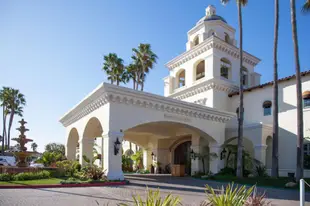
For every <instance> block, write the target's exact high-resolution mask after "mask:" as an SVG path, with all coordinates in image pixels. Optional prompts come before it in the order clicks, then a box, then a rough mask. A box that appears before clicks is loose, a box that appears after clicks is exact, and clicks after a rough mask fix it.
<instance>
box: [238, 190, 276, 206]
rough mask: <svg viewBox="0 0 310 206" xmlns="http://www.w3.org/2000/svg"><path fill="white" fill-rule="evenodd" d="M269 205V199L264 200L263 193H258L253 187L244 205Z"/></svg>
mask: <svg viewBox="0 0 310 206" xmlns="http://www.w3.org/2000/svg"><path fill="white" fill-rule="evenodd" d="M268 205H271V202H270V201H267V200H266V195H265V193H263V194H261V195H260V194H258V193H257V189H256V188H255V189H254V191H253V193H252V195H251V196H250V197H248V199H247V200H246V201H245V203H244V206H268Z"/></svg>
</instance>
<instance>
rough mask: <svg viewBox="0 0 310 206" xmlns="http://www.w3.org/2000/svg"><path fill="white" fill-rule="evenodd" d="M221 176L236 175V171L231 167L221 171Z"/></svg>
mask: <svg viewBox="0 0 310 206" xmlns="http://www.w3.org/2000/svg"><path fill="white" fill-rule="evenodd" d="M217 174H219V175H236V170H235V169H233V168H230V167H224V168H223V169H221V171H220V172H219V173H217Z"/></svg>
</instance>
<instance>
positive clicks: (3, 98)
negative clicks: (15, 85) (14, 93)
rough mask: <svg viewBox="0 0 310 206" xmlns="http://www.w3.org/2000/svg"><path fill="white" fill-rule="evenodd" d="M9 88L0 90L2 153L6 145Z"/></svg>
mask: <svg viewBox="0 0 310 206" xmlns="http://www.w3.org/2000/svg"><path fill="white" fill-rule="evenodd" d="M9 89H10V88H9V87H3V88H2V89H1V90H0V106H1V107H2V123H3V131H2V155H4V150H5V146H6V145H7V135H6V134H7V133H6V120H7V115H8V114H9V110H8V96H9V95H8V94H9Z"/></svg>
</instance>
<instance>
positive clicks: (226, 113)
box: [60, 6, 310, 179]
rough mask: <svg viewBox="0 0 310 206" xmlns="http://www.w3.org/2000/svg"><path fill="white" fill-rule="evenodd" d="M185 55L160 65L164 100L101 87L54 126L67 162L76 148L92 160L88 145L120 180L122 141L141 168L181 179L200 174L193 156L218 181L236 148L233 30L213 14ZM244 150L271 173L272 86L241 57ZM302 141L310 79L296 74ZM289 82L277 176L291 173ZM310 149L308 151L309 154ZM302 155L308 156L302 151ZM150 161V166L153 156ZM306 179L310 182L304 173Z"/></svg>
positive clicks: (282, 101)
mask: <svg viewBox="0 0 310 206" xmlns="http://www.w3.org/2000/svg"><path fill="white" fill-rule="evenodd" d="M187 36H188V41H187V43H186V51H185V52H184V53H182V54H180V55H179V56H177V57H175V58H174V59H172V60H171V61H169V62H168V63H167V64H166V67H167V68H168V69H169V76H167V77H165V78H164V79H163V80H164V96H158V95H154V94H150V93H147V92H140V91H135V90H132V89H128V88H125V87H119V86H115V85H111V84H107V83H102V84H100V85H99V86H98V87H97V88H96V89H95V90H94V91H93V92H91V93H90V94H89V95H88V96H86V97H85V98H84V99H83V100H82V101H81V102H80V103H78V104H77V105H76V106H75V107H74V108H73V109H71V110H70V111H69V112H68V113H66V114H65V115H64V116H63V117H62V118H61V120H60V122H61V123H62V124H63V125H64V127H65V128H66V155H67V157H68V158H69V159H74V158H75V155H76V154H75V152H76V146H77V145H78V144H79V150H78V151H79V153H80V155H79V157H80V162H81V163H82V164H83V163H84V162H83V159H82V158H81V157H82V156H83V155H86V156H89V157H90V158H91V156H92V148H93V143H94V139H95V138H96V141H97V144H100V145H101V148H102V149H101V150H102V153H103V160H102V161H103V167H104V169H105V170H106V172H107V176H108V178H109V179H123V172H122V169H121V152H118V153H117V152H116V151H115V145H116V144H115V143H116V142H117V143H118V142H122V140H127V141H130V142H133V143H135V144H137V145H138V146H139V147H141V148H143V149H144V160H143V161H144V165H145V167H147V168H148V167H149V166H150V165H151V164H152V162H153V161H157V162H160V163H161V165H162V167H163V169H164V167H165V165H168V164H169V163H170V164H185V165H187V167H186V170H187V171H186V172H187V173H192V174H193V173H195V172H199V171H203V168H202V163H201V161H200V160H198V159H197V158H196V159H189V155H190V151H193V152H195V153H196V154H198V153H199V154H208V153H215V154H217V156H218V157H217V158H212V159H209V160H207V164H206V165H205V169H206V170H207V171H211V172H213V173H217V172H218V171H219V170H220V169H221V168H223V167H224V166H225V165H226V164H227V161H233V160H231V159H229V160H227V159H226V158H225V157H223V155H221V153H222V151H223V148H225V145H227V144H236V142H237V140H236V137H237V119H236V110H237V108H238V104H239V103H238V101H239V96H238V85H239V60H238V58H239V51H238V47H237V41H236V39H235V29H234V28H232V27H231V26H230V25H229V24H228V23H227V22H226V21H225V19H224V18H222V17H220V16H218V15H217V14H216V10H215V8H214V7H213V6H209V7H208V8H207V9H206V13H205V16H204V17H203V18H201V19H200V20H199V21H198V22H197V23H196V25H195V26H194V27H193V28H192V29H190V30H189V31H188V33H187ZM243 60H244V61H243V62H244V63H243V66H244V80H243V84H244V87H245V93H244V109H245V120H244V147H245V150H246V151H247V152H248V153H249V154H250V156H252V157H253V158H255V159H257V160H259V161H261V162H262V163H263V164H265V165H266V167H267V168H268V169H270V168H271V154H272V151H271V149H272V82H269V83H265V84H261V82H260V77H261V75H260V74H258V73H257V72H255V66H256V65H257V64H258V63H259V62H260V59H259V58H257V57H255V56H254V55H252V54H249V53H248V52H246V51H244V54H243ZM302 81H303V83H302V89H303V91H304V101H305V103H304V106H305V109H304V123H305V134H306V135H308V134H307V132H308V130H307V129H309V128H307V125H309V123H308V122H309V121H310V118H309V115H310V112H309V111H310V107H309V109H308V108H307V106H310V102H309V101H310V92H309V93H307V91H308V90H309V91H310V72H304V73H302ZM295 91H296V88H295V77H294V76H290V77H287V78H284V79H281V80H279V112H280V114H279V127H280V131H279V167H280V175H282V176H287V173H288V172H295V167H296V143H297V141H296V133H297V128H296V125H297V123H296V94H295ZM309 149H310V148H309ZM305 152H308V151H305ZM152 153H153V154H154V158H152V156H151V154H152ZM305 175H306V176H308V174H307V171H305Z"/></svg>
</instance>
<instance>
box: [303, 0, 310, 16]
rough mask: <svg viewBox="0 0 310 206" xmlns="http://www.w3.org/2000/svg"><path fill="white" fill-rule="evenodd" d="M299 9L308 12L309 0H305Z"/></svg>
mask: <svg viewBox="0 0 310 206" xmlns="http://www.w3.org/2000/svg"><path fill="white" fill-rule="evenodd" d="M301 11H302V12H303V13H309V12H310V0H306V2H305V4H304V5H303V6H302V8H301Z"/></svg>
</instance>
